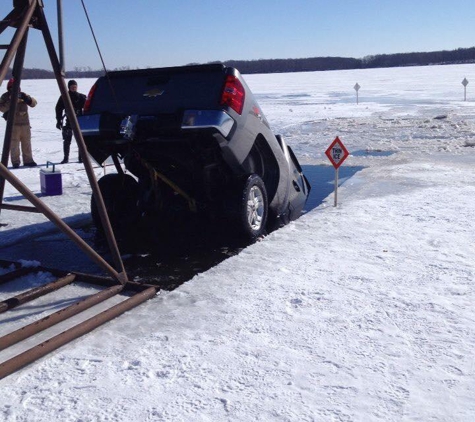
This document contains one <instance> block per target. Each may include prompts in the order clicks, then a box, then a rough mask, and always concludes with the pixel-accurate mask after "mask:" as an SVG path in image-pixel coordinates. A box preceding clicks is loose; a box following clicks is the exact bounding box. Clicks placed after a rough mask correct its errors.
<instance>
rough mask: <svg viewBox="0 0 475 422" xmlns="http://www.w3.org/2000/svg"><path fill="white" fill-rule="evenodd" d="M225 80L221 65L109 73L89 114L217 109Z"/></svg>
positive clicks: (99, 88) (98, 90)
mask: <svg viewBox="0 0 475 422" xmlns="http://www.w3.org/2000/svg"><path fill="white" fill-rule="evenodd" d="M220 74H221V75H222V77H220V76H219V75H220ZM224 78H225V74H224V67H223V66H222V65H209V66H187V67H180V68H163V69H145V70H130V71H118V72H109V73H108V75H107V76H104V77H101V78H99V80H98V81H97V87H96V92H95V93H94V96H93V100H92V104H91V109H90V110H89V113H91V114H94V113H101V112H103V111H108V112H111V111H112V112H114V113H119V114H125V115H129V114H141V115H153V114H161V113H167V114H170V113H176V112H179V111H181V110H186V109H201V110H209V109H216V108H218V107H219V101H220V98H221V92H222V89H223V84H224Z"/></svg>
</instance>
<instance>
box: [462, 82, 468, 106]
mask: <svg viewBox="0 0 475 422" xmlns="http://www.w3.org/2000/svg"><path fill="white" fill-rule="evenodd" d="M462 85H463V100H464V101H467V85H468V81H467V78H463V81H462Z"/></svg>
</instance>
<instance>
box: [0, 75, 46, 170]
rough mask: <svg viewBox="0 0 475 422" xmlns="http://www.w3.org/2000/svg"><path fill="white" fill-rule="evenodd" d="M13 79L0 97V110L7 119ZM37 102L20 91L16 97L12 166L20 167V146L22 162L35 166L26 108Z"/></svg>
mask: <svg viewBox="0 0 475 422" xmlns="http://www.w3.org/2000/svg"><path fill="white" fill-rule="evenodd" d="M13 82H14V79H13V78H12V79H10V80H9V81H8V84H7V92H5V93H4V94H3V95H2V96H1V98H0V112H2V113H3V117H4V119H5V120H7V116H8V112H9V110H10V104H11V93H12V88H13ZM36 104H37V102H36V100H35V99H34V98H33V97H30V96H29V95H27V94H25V93H24V92H20V93H19V95H18V99H17V105H16V109H15V118H14V120H13V129H12V137H11V149H10V159H11V160H12V164H13V167H14V168H18V167H20V146H21V155H22V156H23V164H24V165H25V166H27V167H35V166H36V163H35V161H34V160H33V154H32V152H31V128H30V118H29V116H28V108H29V107H34V106H36Z"/></svg>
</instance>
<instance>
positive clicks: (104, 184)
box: [91, 173, 140, 233]
mask: <svg viewBox="0 0 475 422" xmlns="http://www.w3.org/2000/svg"><path fill="white" fill-rule="evenodd" d="M98 184H99V188H100V190H101V193H102V198H103V199H104V204H105V206H106V210H107V215H108V216H109V220H110V223H111V226H112V229H113V230H114V232H120V233H125V232H129V231H130V230H131V229H133V228H134V227H135V226H136V224H137V222H138V220H139V218H140V213H139V210H138V208H137V201H138V183H137V181H136V180H135V179H134V178H133V177H132V176H130V175H128V174H115V173H114V174H107V175H105V176H104V177H102V178H101V179H100V180H99V181H98ZM91 217H92V221H93V222H94V225H95V226H96V227H97V229H98V230H100V231H103V227H102V222H101V218H100V215H99V210H98V207H97V204H96V199H95V197H94V194H93V195H92V197H91Z"/></svg>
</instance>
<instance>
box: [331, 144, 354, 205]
mask: <svg viewBox="0 0 475 422" xmlns="http://www.w3.org/2000/svg"><path fill="white" fill-rule="evenodd" d="M325 154H326V156H327V157H328V159H329V160H330V161H331V163H332V164H333V167H335V204H334V206H335V207H336V206H337V204H338V169H339V167H340V166H341V165H342V164H343V161H345V160H346V159H347V157H348V155H350V153H349V152H348V150H347V149H346V148H345V145H343V142H341V141H340V138H339V137H338V136H337V137H336V138H335V139H334V141H333V142H332V143H331V145H330V146H329V147H328V149H327V150H326V151H325Z"/></svg>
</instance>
